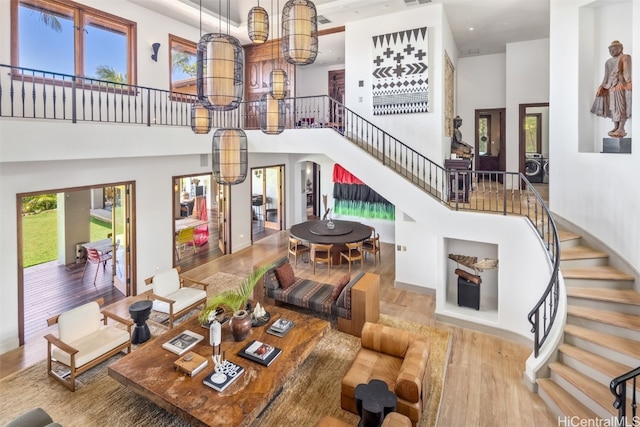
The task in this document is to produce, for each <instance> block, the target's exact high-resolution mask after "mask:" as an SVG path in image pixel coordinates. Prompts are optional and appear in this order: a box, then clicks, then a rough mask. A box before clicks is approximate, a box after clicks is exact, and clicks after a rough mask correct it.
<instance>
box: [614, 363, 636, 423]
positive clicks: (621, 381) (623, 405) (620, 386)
mask: <svg viewBox="0 0 640 427" xmlns="http://www.w3.org/2000/svg"><path fill="white" fill-rule="evenodd" d="M639 375H640V366H638V367H637V368H635V369H632V370H630V371H629V372H627V373H626V374H623V375H620V376H619V377H617V378H614V379H613V380H611V384H609V390H611V393H613V395H614V396H615V398H616V399H615V401H614V402H613V407H614V408H615V409H617V410H618V425H620V426H626V425H636V424H634V423H637V422H638V415H637V412H636V411H637V408H638V401H637V400H636V394H637V387H636V381H637V378H638V376H639ZM628 381H630V382H631V385H630V388H631V393H632V396H631V414H630V416H629V418H627V382H628ZM627 421H630V422H629V423H627Z"/></svg>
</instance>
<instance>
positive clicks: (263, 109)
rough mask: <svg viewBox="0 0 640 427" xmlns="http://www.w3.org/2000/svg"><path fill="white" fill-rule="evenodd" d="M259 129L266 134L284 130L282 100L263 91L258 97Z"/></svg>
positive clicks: (276, 133)
mask: <svg viewBox="0 0 640 427" xmlns="http://www.w3.org/2000/svg"><path fill="white" fill-rule="evenodd" d="M260 129H261V130H262V132H264V133H266V134H267V135H278V134H280V133H282V131H284V100H282V99H276V98H274V97H273V96H271V94H269V93H265V94H264V95H262V97H260Z"/></svg>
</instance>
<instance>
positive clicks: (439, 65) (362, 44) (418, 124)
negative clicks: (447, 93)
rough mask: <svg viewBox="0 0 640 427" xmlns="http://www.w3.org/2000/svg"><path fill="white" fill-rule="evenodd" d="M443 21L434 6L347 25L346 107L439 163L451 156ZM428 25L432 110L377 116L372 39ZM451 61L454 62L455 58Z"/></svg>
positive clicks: (439, 11)
mask: <svg viewBox="0 0 640 427" xmlns="http://www.w3.org/2000/svg"><path fill="white" fill-rule="evenodd" d="M443 22H444V15H443V8H442V5H441V4H433V5H430V6H426V7H421V8H419V9H416V10H408V11H402V12H397V13H393V14H389V15H387V16H385V17H384V18H371V19H364V20H361V21H356V22H350V23H347V24H346V26H345V27H346V33H345V69H346V70H347V72H346V76H345V91H346V93H345V104H346V106H347V107H348V108H349V109H351V110H352V111H354V112H355V113H356V114H358V115H360V116H362V117H364V118H365V119H367V120H368V121H370V122H371V123H373V124H375V125H377V126H379V127H380V128H381V129H384V130H385V131H386V132H387V133H389V134H390V135H391V136H393V137H395V138H397V139H398V140H400V141H402V142H403V143H405V144H406V145H408V146H410V147H411V148H413V149H414V150H416V151H418V152H419V153H421V154H422V155H424V156H426V157H428V158H429V159H430V160H432V161H434V162H436V163H439V164H442V162H443V161H444V158H445V154H446V157H447V158H448V154H449V151H450V150H449V147H450V145H449V144H447V145H446V153H445V150H444V149H443V146H444V144H443V133H444V128H443V124H442V120H443V117H444V114H443V105H444V96H443V94H442V92H443V89H442V87H443V83H442V82H443V79H444V72H443V68H444V67H443V63H444V50H443V28H444V27H445V24H444V23H443ZM424 26H426V27H428V39H429V64H428V66H429V112H428V113H416V114H402V115H399V114H392V115H382V116H374V115H373V97H372V94H371V83H372V78H371V75H372V74H371V72H372V59H373V58H372V49H373V42H372V37H373V36H375V35H380V34H386V33H391V32H394V31H403V30H409V29H413V28H420V27H424ZM446 34H449V33H446ZM452 50H453V49H452ZM449 54H450V55H451V54H452V52H449ZM451 59H452V61H455V59H456V58H455V57H454V58H451ZM360 80H362V81H363V82H364V85H363V87H359V86H358V82H359V81H360Z"/></svg>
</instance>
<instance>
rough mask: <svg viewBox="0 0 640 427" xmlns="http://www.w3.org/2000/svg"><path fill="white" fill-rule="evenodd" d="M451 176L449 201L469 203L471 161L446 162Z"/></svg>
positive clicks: (453, 160) (445, 166) (451, 160)
mask: <svg viewBox="0 0 640 427" xmlns="http://www.w3.org/2000/svg"><path fill="white" fill-rule="evenodd" d="M444 168H445V169H447V171H448V172H447V173H448V174H449V200H450V201H455V200H456V195H457V197H458V201H459V202H462V203H469V198H470V196H471V160H468V159H449V160H445V161H444Z"/></svg>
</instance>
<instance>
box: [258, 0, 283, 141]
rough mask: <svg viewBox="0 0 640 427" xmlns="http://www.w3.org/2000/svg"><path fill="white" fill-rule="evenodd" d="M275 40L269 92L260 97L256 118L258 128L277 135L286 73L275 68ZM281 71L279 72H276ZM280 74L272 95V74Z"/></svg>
mask: <svg viewBox="0 0 640 427" xmlns="http://www.w3.org/2000/svg"><path fill="white" fill-rule="evenodd" d="M271 15H273V0H271ZM275 44H276V41H275V40H271V59H272V60H273V61H272V63H273V67H274V68H273V69H272V70H271V75H270V80H271V93H265V94H264V95H262V96H261V97H260V103H259V106H258V118H259V124H260V129H261V130H262V132H264V133H266V134H267V135H278V134H279V133H282V131H283V130H284V97H285V91H284V82H285V81H286V74H284V70H279V69H276V68H275V67H276V65H275V60H274V58H273V56H274V46H275ZM278 72H281V73H278ZM275 75H280V76H281V78H282V81H281V83H282V85H275V87H278V91H279V92H277V95H278V97H276V96H274V95H273V92H274V84H273V82H274V80H273V78H274V76H275Z"/></svg>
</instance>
